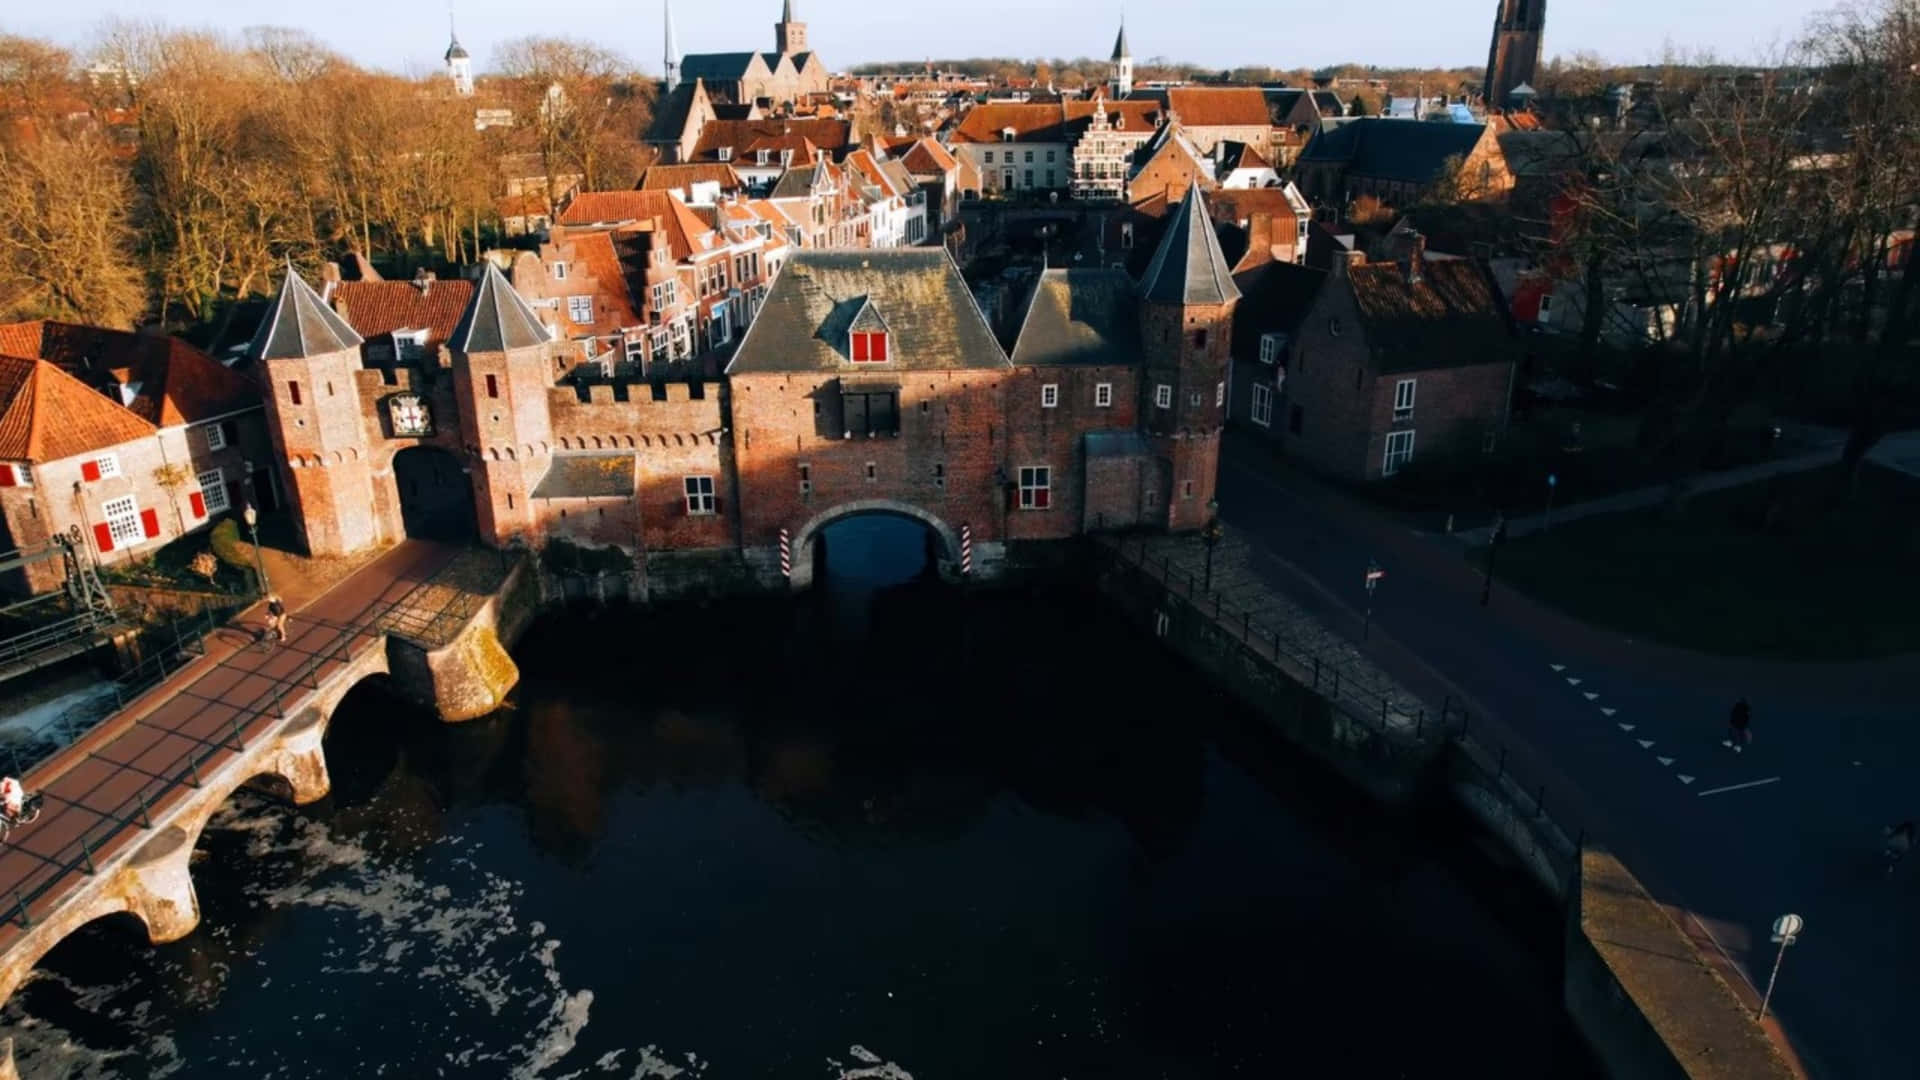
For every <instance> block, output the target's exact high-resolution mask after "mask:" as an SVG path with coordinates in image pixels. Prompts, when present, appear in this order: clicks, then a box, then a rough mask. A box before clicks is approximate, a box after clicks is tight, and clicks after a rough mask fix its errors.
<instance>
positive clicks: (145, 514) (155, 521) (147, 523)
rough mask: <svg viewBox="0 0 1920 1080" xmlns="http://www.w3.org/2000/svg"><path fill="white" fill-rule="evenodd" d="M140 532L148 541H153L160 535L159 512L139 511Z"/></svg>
mask: <svg viewBox="0 0 1920 1080" xmlns="http://www.w3.org/2000/svg"><path fill="white" fill-rule="evenodd" d="M140 531H141V532H143V533H145V534H146V537H147V539H149V540H151V539H153V538H154V537H156V536H159V535H160V511H158V510H142V511H140Z"/></svg>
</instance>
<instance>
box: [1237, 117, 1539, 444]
mask: <svg viewBox="0 0 1920 1080" xmlns="http://www.w3.org/2000/svg"><path fill="white" fill-rule="evenodd" d="M1408 123H1411V122H1408ZM1346 255H1347V257H1345V258H1340V259H1336V260H1335V262H1334V263H1333V270H1332V272H1331V273H1330V274H1329V275H1328V277H1327V281H1326V284H1325V286H1324V287H1323V288H1321V289H1320V290H1319V293H1318V296H1317V298H1316V299H1315V301H1314V303H1313V305H1312V307H1311V308H1310V309H1309V310H1308V312H1307V314H1306V316H1305V318H1304V319H1303V320H1301V322H1300V324H1299V326H1298V328H1297V331H1296V332H1295V334H1294V336H1293V341H1292V348H1291V353H1290V357H1289V359H1288V362H1287V369H1286V371H1285V372H1284V379H1285V383H1284V394H1283V395H1282V397H1281V399H1280V401H1279V402H1278V404H1277V405H1276V408H1284V410H1285V424H1286V428H1285V431H1284V433H1283V434H1282V439H1283V443H1284V445H1285V447H1286V448H1287V451H1288V452H1289V453H1290V454H1293V455H1296V456H1298V457H1299V458H1300V459H1301V460H1303V461H1305V462H1307V463H1308V464H1310V465H1311V466H1313V467H1314V468H1316V469H1319V470H1321V471H1323V472H1326V473H1328V474H1331V475H1334V476H1338V477H1342V478H1344V479H1349V480H1358V481H1368V480H1378V479H1381V478H1383V477H1387V476H1391V475H1393V474H1394V473H1395V472H1398V471H1399V470H1400V469H1401V468H1404V467H1405V466H1406V465H1407V464H1408V463H1410V462H1412V461H1414V460H1415V459H1416V455H1417V456H1418V457H1420V458H1428V457H1434V456H1439V455H1462V454H1474V453H1481V452H1486V451H1490V450H1491V449H1492V448H1493V447H1494V445H1495V443H1496V441H1497V440H1498V439H1499V437H1500V435H1501V434H1502V432H1504V431H1505V429H1506V426H1507V422H1508V419H1509V408H1510V404H1511V401H1512V396H1513V384H1514V379H1515V377H1516V373H1517V370H1518V360H1519V355H1520V346H1519V342H1518V340H1517V338H1516V337H1515V336H1514V334H1513V332H1512V326H1511V321H1510V319H1509V316H1508V314H1507V311H1506V306H1505V304H1504V303H1503V302H1502V301H1501V299H1500V297H1499V294H1498V292H1497V290H1496V289H1495V288H1494V286H1493V284H1492V282H1491V280H1490V279H1489V277H1488V275H1487V272H1486V271H1485V269H1484V268H1483V267H1481V266H1480V265H1478V264H1477V263H1474V262H1471V261H1469V260H1465V259H1450V260H1446V261H1441V260H1429V259H1427V258H1426V256H1425V252H1424V249H1423V245H1421V244H1420V243H1418V242H1417V241H1416V242H1415V243H1414V244H1412V245H1411V247H1410V248H1409V250H1408V251H1407V254H1406V255H1405V257H1403V258H1402V259H1400V260H1399V261H1396V262H1367V261H1366V256H1365V254H1364V253H1361V252H1348V253H1346ZM1279 422H1280V416H1279V414H1277V413H1276V415H1275V416H1274V423H1275V424H1276V425H1277V424H1278V423H1279Z"/></svg>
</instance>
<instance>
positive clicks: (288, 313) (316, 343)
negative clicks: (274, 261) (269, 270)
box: [247, 270, 361, 361]
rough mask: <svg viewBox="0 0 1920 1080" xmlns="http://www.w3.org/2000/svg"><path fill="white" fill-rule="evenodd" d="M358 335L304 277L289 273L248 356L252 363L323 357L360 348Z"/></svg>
mask: <svg viewBox="0 0 1920 1080" xmlns="http://www.w3.org/2000/svg"><path fill="white" fill-rule="evenodd" d="M360 342H361V338H360V335H359V334H357V333H354V330H353V327H351V326H348V325H347V323H346V320H344V319H342V318H341V317H340V316H339V315H337V314H335V313H334V311H333V309H332V308H330V307H328V306H327V302H326V301H324V300H322V299H320V294H319V293H317V292H314V291H313V286H311V285H308V284H307V282H306V279H305V278H302V277H301V276H300V275H299V274H296V273H294V272H292V271H291V270H289V271H288V272H287V276H286V277H284V278H282V279H281V281H280V293H279V295H277V296H275V297H274V298H273V305H272V306H271V307H269V308H268V309H267V317H266V318H264V319H262V320H261V321H260V329H258V330H256V331H254V334H253V342H252V343H251V344H250V345H248V346H247V356H248V358H249V359H252V360H254V361H260V360H289V359H301V358H304V357H308V356H324V355H326V354H327V353H335V352H342V351H345V350H347V349H357V348H359V347H360Z"/></svg>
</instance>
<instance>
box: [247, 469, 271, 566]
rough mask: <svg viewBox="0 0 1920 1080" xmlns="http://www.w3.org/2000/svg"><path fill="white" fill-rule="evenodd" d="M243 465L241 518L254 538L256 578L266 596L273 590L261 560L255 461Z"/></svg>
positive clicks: (249, 534) (248, 533)
mask: <svg viewBox="0 0 1920 1080" xmlns="http://www.w3.org/2000/svg"><path fill="white" fill-rule="evenodd" d="M242 467H243V468H245V469H246V470H247V480H246V485H247V504H246V505H245V506H244V507H242V508H241V510H240V518H241V520H243V521H245V522H246V523H247V535H248V537H250V538H251V539H252V540H253V574H254V580H255V581H258V582H259V583H260V595H261V596H266V595H267V594H268V593H271V592H272V591H273V590H272V589H271V588H269V587H268V585H267V566H266V564H265V563H263V562H261V561H260V511H259V510H257V509H255V508H254V505H253V504H254V498H253V462H251V461H247V462H244V463H243V464H242Z"/></svg>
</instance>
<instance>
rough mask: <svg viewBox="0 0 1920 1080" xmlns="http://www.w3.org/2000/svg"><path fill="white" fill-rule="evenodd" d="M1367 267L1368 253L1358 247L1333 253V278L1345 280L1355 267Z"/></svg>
mask: <svg viewBox="0 0 1920 1080" xmlns="http://www.w3.org/2000/svg"><path fill="white" fill-rule="evenodd" d="M1365 265H1367V253H1366V251H1365V249H1363V248H1361V247H1359V246H1358V245H1356V246H1354V247H1350V248H1346V249H1343V250H1341V251H1336V252H1334V253H1333V276H1334V277H1339V278H1343V277H1346V276H1347V271H1348V270H1349V269H1351V268H1352V267H1355V266H1365Z"/></svg>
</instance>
